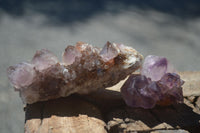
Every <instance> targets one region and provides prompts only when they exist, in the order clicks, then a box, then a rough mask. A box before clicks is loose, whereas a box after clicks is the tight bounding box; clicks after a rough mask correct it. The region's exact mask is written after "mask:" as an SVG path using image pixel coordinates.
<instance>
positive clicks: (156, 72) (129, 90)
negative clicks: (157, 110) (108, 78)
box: [121, 55, 184, 109]
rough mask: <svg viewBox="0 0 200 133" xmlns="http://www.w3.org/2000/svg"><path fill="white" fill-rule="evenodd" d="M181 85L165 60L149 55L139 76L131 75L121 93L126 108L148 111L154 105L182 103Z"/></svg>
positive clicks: (178, 78) (171, 67) (178, 77)
mask: <svg viewBox="0 0 200 133" xmlns="http://www.w3.org/2000/svg"><path fill="white" fill-rule="evenodd" d="M183 83H184V81H182V80H181V79H180V76H179V75H178V74H176V73H175V70H174V68H173V66H172V65H171V64H170V63H169V61H168V60H167V59H166V58H164V57H159V56H154V55H149V56H147V57H146V58H145V60H144V63H143V66H142V69H141V74H132V75H131V76H130V77H129V78H128V80H127V81H126V82H125V83H124V85H123V86H122V88H121V92H122V96H123V98H124V100H125V102H126V104H127V105H128V106H130V107H142V108H145V109H148V108H153V107H154V106H155V105H156V104H158V105H170V104H173V103H181V102H183V93H182V88H181V86H182V85H183Z"/></svg>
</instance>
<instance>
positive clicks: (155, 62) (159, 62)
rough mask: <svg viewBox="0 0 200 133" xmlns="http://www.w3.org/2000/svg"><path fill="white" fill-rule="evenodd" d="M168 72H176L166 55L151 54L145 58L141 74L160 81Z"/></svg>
mask: <svg viewBox="0 0 200 133" xmlns="http://www.w3.org/2000/svg"><path fill="white" fill-rule="evenodd" d="M167 72H171V73H172V72H174V69H173V66H172V65H171V64H170V63H169V62H168V60H167V59H166V58H164V57H159V56H155V55H149V56H147V57H146V58H145V60H144V64H143V66H142V70H141V74H142V75H145V76H146V77H148V78H151V80H152V81H158V80H160V79H161V78H162V76H164V74H165V73H167Z"/></svg>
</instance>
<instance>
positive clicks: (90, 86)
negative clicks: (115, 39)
mask: <svg viewBox="0 0 200 133" xmlns="http://www.w3.org/2000/svg"><path fill="white" fill-rule="evenodd" d="M62 59H63V61H62V62H59V61H58V59H57V57H56V56H55V55H53V54H52V53H51V52H50V51H48V50H44V49H43V50H40V51H37V52H36V54H35V55H34V57H33V59H32V61H31V62H23V63H20V64H17V65H14V66H11V67H9V68H8V70H7V72H8V78H9V80H10V82H11V84H12V85H13V87H14V88H15V90H16V91H19V93H20V96H21V98H22V100H23V102H24V103H28V104H32V103H34V102H37V101H46V100H49V99H55V98H59V97H65V96H68V95H70V94H72V93H79V94H87V93H90V92H92V91H95V90H97V89H99V88H105V87H109V86H113V85H114V84H116V83H118V82H119V81H120V80H122V79H124V78H125V77H126V76H127V75H129V74H131V73H132V72H134V71H135V70H136V69H138V68H139V67H140V66H141V62H142V60H143V57H142V55H141V54H139V53H138V52H137V51H136V50H134V49H133V48H131V47H127V46H124V45H123V44H115V43H110V42H107V43H106V44H105V46H104V47H103V49H102V50H101V49H99V48H96V47H92V46H91V45H89V44H87V43H83V42H78V43H77V44H76V45H75V46H68V47H67V48H66V49H65V51H64V53H63V58H62Z"/></svg>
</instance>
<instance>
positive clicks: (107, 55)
mask: <svg viewBox="0 0 200 133" xmlns="http://www.w3.org/2000/svg"><path fill="white" fill-rule="evenodd" d="M118 54H119V48H118V47H117V45H116V44H115V43H110V42H107V43H106V44H105V45H104V47H103V49H102V50H101V52H100V56H101V57H102V59H103V61H104V62H108V61H109V60H111V59H114V58H115V57H116V56H117V55H118Z"/></svg>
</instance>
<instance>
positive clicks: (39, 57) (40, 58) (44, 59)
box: [31, 49, 58, 71]
mask: <svg viewBox="0 0 200 133" xmlns="http://www.w3.org/2000/svg"><path fill="white" fill-rule="evenodd" d="M31 63H32V64H34V66H35V68H36V69H37V70H39V71H42V70H44V69H47V68H49V67H50V66H52V65H55V64H56V63H58V59H57V57H56V56H55V55H54V54H53V53H52V52H50V51H48V50H46V49H42V50H39V51H37V52H36V53H35V55H34V57H33V59H32V61H31Z"/></svg>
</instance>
